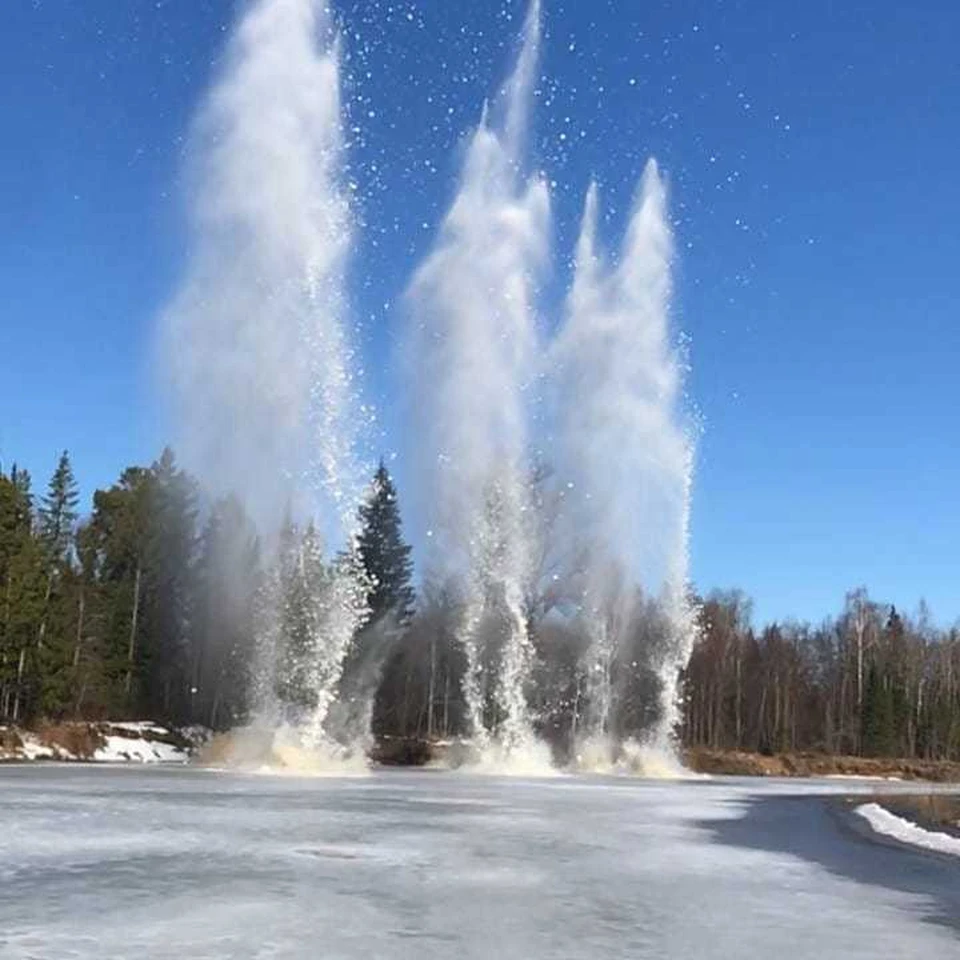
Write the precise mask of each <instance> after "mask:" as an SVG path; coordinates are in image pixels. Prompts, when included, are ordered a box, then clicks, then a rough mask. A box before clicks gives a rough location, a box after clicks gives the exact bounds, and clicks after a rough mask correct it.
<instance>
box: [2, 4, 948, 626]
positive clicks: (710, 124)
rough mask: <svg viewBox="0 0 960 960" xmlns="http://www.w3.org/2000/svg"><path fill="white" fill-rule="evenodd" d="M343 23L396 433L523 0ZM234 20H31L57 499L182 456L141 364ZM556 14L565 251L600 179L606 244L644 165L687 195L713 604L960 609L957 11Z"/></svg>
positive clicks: (42, 324)
mask: <svg viewBox="0 0 960 960" xmlns="http://www.w3.org/2000/svg"><path fill="white" fill-rule="evenodd" d="M335 6H336V9H337V12H338V15H339V17H340V19H341V22H342V23H343V25H344V32H345V34H346V43H345V47H346V51H347V56H348V61H347V65H346V66H347V86H346V95H347V98H348V102H349V109H350V113H351V120H350V123H351V125H356V126H359V127H360V129H361V132H360V133H359V134H358V135H356V137H355V142H354V143H353V145H352V148H351V163H352V166H353V169H352V171H351V175H352V176H354V177H355V178H356V179H357V181H358V183H359V184H360V188H361V190H360V192H361V195H362V196H363V198H364V199H363V210H362V214H363V218H364V220H365V223H366V228H365V231H364V234H363V241H362V247H361V250H360V252H359V256H358V258H357V262H356V267H355V277H354V288H355V289H354V292H353V302H354V304H355V307H356V309H357V311H358V316H359V317H360V318H361V321H362V324H363V329H364V334H365V337H366V349H367V350H368V353H369V358H370V369H371V371H372V372H373V376H371V378H370V379H371V381H372V382H371V388H372V389H373V390H374V391H375V392H376V393H377V399H378V400H379V402H380V403H381V405H382V406H384V407H385V408H386V409H387V413H388V422H389V407H390V397H391V392H390V390H391V388H390V385H389V384H390V381H389V377H388V376H387V375H386V374H385V373H384V370H385V368H386V365H387V358H388V357H389V356H390V352H391V340H392V336H393V333H394V320H393V312H392V311H391V309H390V306H389V305H390V304H391V303H392V302H393V301H394V300H395V299H396V297H397V295H398V293H399V292H400V290H401V289H402V287H403V285H404V283H405V280H406V278H407V277H408V275H409V271H410V268H411V266H412V264H413V263H414V262H415V261H416V259H417V257H418V255H420V254H422V253H423V251H424V250H425V248H426V245H427V244H428V243H429V240H430V238H431V236H432V233H431V231H432V229H433V227H434V226H435V225H436V222H437V219H438V216H439V214H440V212H441V211H442V209H443V207H444V205H445V203H446V201H447V200H448V199H449V197H450V193H451V190H452V186H453V180H454V176H455V172H456V168H457V160H458V155H457V145H458V144H459V143H460V142H461V141H462V137H463V135H464V134H465V133H466V131H467V130H468V128H469V127H470V126H471V124H473V123H474V122H475V121H476V119H477V117H478V114H479V110H480V106H481V103H482V101H483V98H484V97H485V96H486V95H487V94H489V93H490V92H491V91H492V90H493V88H494V86H495V84H496V81H497V79H498V78H500V77H502V75H503V73H504V71H505V70H506V68H507V65H508V58H509V53H510V50H511V48H512V45H513V42H514V38H515V35H516V33H517V31H518V29H519V20H520V17H521V15H522V9H521V4H520V2H519V0H508V2H503V3H501V2H496V0H489V2H483V3H478V2H475V0H393V2H390V3H387V2H374V0H340V2H338V3H337V4H335ZM234 9H235V7H234V4H233V2H232V0H156V2H149V3H148V2H139V0H96V2H94V0H90V2H82V3H81V2H77V0H8V2H7V3H5V4H4V5H3V11H2V21H3V29H2V30H0V70H2V73H3V78H2V83H0V117H2V123H3V135H2V137H0V211H2V216H0V291H2V296H0V382H2V384H3V392H2V396H3V402H2V407H0V459H2V462H3V464H4V466H5V467H9V465H10V463H11V462H12V461H14V460H17V461H19V462H21V463H23V464H25V465H26V466H28V467H29V469H30V470H31V471H32V472H33V473H34V475H35V478H36V480H37V482H38V484H41V483H45V481H46V477H47V475H48V474H49V472H50V470H51V469H52V467H53V465H54V462H55V458H56V456H57V453H58V451H59V450H60V449H62V448H64V447H66V448H69V450H70V451H71V453H72V455H73V458H74V461H75V466H76V470H77V473H78V476H79V478H80V480H81V483H82V486H83V489H84V492H85V494H89V493H90V492H91V491H92V490H93V489H94V488H95V487H96V486H101V485H106V484H109V483H110V482H111V481H112V480H113V479H114V477H115V476H116V475H117V473H118V472H119V470H120V469H121V468H122V467H123V466H125V465H127V464H129V463H133V462H145V461H148V460H150V459H151V458H153V457H154V456H155V455H156V453H157V451H158V449H159V447H160V446H161V444H162V442H163V429H162V427H161V426H160V424H159V422H158V419H157V417H156V413H155V411H156V408H157V404H156V402H155V398H154V397H152V396H151V394H150V386H149V384H150V376H149V370H148V369H147V368H148V364H149V359H150V347H151V337H152V334H153V329H154V322H155V317H156V314H157V311H158V309H159V308H160V306H161V305H162V303H163V302H164V298H165V296H166V295H167V294H168V293H169V292H170V291H171V288H172V286H173V284H174V283H175V280H176V277H177V273H178V268H179V265H180V262H181V259H180V258H181V256H182V246H183V242H184V233H183V221H182V210H181V208H180V200H179V197H180V192H179V191H180V184H179V180H178V177H179V163H180V160H181V155H182V150H183V142H184V135H185V132H186V128H187V123H188V120H189V117H190V114H191V110H192V109H193V107H194V106H195V104H196V102H197V99H198V97H199V96H200V95H201V93H202V90H203V88H204V85H205V83H206V82H207V80H208V78H209V76H210V72H211V69H212V67H213V65H214V63H215V61H216V59H217V57H218V56H219V53H220V51H221V48H222V45H223V41H224V38H225V30H226V29H227V27H228V24H229V23H230V22H231V20H232V17H233V13H234ZM545 19H546V29H547V43H546V55H545V61H544V64H543V74H544V81H543V83H542V84H541V92H540V98H539V105H538V108H537V116H536V131H535V137H534V154H535V162H536V163H537V164H538V165H541V166H542V167H543V168H544V169H545V170H546V171H547V172H548V174H549V175H550V176H551V178H553V179H554V180H556V181H557V189H556V196H557V205H556V211H555V214H556V220H557V244H558V249H559V250H560V251H565V250H569V247H570V244H571V228H572V225H573V223H574V222H575V220H576V218H577V217H578V216H579V210H580V205H581V202H582V196H583V193H584V190H585V189H586V185H587V182H588V179H589V177H590V176H591V175H596V176H597V177H598V178H599V180H600V182H601V184H602V187H603V190H604V196H605V198H606V200H607V201H608V202H609V203H610V205H611V207H612V208H613V210H614V213H613V215H612V217H611V219H610V222H609V228H610V230H611V232H613V231H616V230H617V229H618V228H619V227H620V226H621V224H622V213H623V210H624V207H625V204H626V202H627V201H628V199H629V196H630V193H631V191H632V189H633V185H634V183H635V181H636V178H637V177H638V176H639V173H640V171H641V169H642V164H643V161H644V159H645V158H646V156H647V155H648V154H651V153H652V154H655V155H656V156H657V158H658V159H659V160H660V162H661V165H662V166H663V167H664V168H665V170H666V172H667V174H668V176H669V178H670V181H671V191H672V203H673V211H674V214H675V216H676V221H677V222H676V231H677V240H678V247H679V250H680V254H681V258H680V262H679V266H678V270H679V274H678V296H677V303H676V314H677V319H678V324H679V326H680V327H681V328H682V329H683V330H684V331H686V332H687V333H688V334H689V335H690V337H691V338H692V347H691V356H692V362H693V368H694V369H693V374H692V376H691V379H690V384H689V386H690V393H691V396H692V397H693V399H694V400H695V401H696V404H697V405H698V407H699V409H700V410H701V412H702V415H703V418H704V421H705V433H704V436H703V440H702V443H701V448H700V457H699V464H698V472H697V482H696V500H695V506H694V526H693V573H694V577H695V579H696V581H697V584H698V586H700V587H701V588H709V587H713V586H734V585H736V586H740V587H742V588H744V589H745V590H747V591H748V592H749V593H750V594H751V595H753V597H754V598H755V601H756V613H757V616H758V618H763V619H766V618H772V617H781V618H782V617H787V616H798V617H804V618H813V619H817V618H819V617H821V616H823V615H825V614H826V613H828V612H829V611H831V610H834V609H836V608H837V607H838V606H839V604H840V602H841V601H842V598H843V594H844V592H845V591H846V590H847V589H848V588H850V587H853V586H856V585H858V584H860V583H864V584H866V585H867V586H868V587H869V588H870V590H871V592H872V593H873V594H874V595H875V596H876V597H877V598H879V599H884V600H889V601H893V602H896V603H897V604H898V605H900V606H903V607H906V608H908V609H909V608H912V607H913V605H914V604H915V603H916V601H917V600H918V599H919V598H920V597H921V596H923V597H926V599H927V600H928V601H929V603H930V605H931V607H932V609H933V612H934V615H935V616H936V617H937V619H939V620H941V621H952V620H954V619H955V618H957V617H958V616H960V497H958V490H960V444H958V439H960V426H958V414H960V402H958V390H957V378H958V372H960V326H958V322H957V320H958V318H957V312H958V307H960V268H958V267H960V186H958V183H960V181H958V159H960V122H958V116H960V56H958V55H957V48H956V38H957V37H958V36H960V5H958V4H956V3H954V2H952V0H920V2H918V3H915V4H909V5H908V4H902V3H894V2H890V0H845V2H842V3H840V2H835V0H833V2H831V0H808V2H804V3H796V4H794V3H791V4H786V3H767V2H761V0H749V2H748V0H744V2H705V0H686V2H677V0H649V2H648V0H644V2H638V0H593V2H589V3H587V2H582V0H545ZM371 114H372V116H371ZM561 259H562V258H561ZM562 272H563V270H562V264H561V269H560V270H559V271H558V274H559V275H558V278H557V283H558V286H559V284H560V283H561V282H562ZM384 448H385V450H387V451H389V450H390V449H391V438H390V436H389V435H387V436H385V437H384Z"/></svg>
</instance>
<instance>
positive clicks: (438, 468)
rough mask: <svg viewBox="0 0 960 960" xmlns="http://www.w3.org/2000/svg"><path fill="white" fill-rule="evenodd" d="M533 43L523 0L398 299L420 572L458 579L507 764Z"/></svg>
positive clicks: (526, 470) (517, 691)
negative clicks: (409, 399) (452, 185)
mask: <svg viewBox="0 0 960 960" xmlns="http://www.w3.org/2000/svg"><path fill="white" fill-rule="evenodd" d="M539 45H540V10H539V4H538V3H536V2H535V3H533V4H532V5H531V7H530V10H529V14H528V17H527V20H526V23H525V26H524V36H523V44H522V47H521V50H520V53H519V56H518V59H517V63H516V67H515V69H514V72H513V74H512V76H511V77H510V79H509V80H508V81H507V83H506V85H505V87H504V90H503V92H502V93H501V95H500V97H499V98H498V99H497V100H496V101H495V102H494V104H493V107H492V109H488V108H486V107H485V108H484V110H483V115H482V117H481V120H480V123H479V126H478V127H477V129H476V130H475V131H474V132H473V134H472V136H471V138H470V141H469V144H468V145H467V148H466V155H465V159H464V163H463V168H462V171H461V175H460V182H459V187H458V190H457V193H456V196H455V198H454V200H453V203H452V205H451V207H450V209H449V211H448V212H447V214H446V217H445V219H444V221H443V224H442V226H441V228H440V231H439V235H438V237H437V240H436V242H435V245H434V248H433V249H432V251H431V252H430V254H429V255H428V257H427V258H426V260H425V261H424V263H422V264H421V266H420V267H419V269H418V270H417V272H416V274H415V276H414V278H413V280H412V283H411V284H410V287H409V289H408V291H407V305H408V308H409V312H410V316H411V330H410V336H409V343H408V355H407V361H408V364H409V369H410V371H411V379H410V383H411V387H412V392H413V396H414V402H413V407H414V416H415V423H414V425H413V426H412V428H411V431H410V434H411V436H412V437H414V438H415V440H416V450H415V452H414V458H415V462H416V468H417V473H416V476H417V481H418V486H419V493H420V496H421V497H422V500H423V504H424V505H425V507H424V509H423V510H422V511H421V513H422V514H423V515H424V517H425V526H426V527H427V531H428V541H430V542H432V545H433V552H432V555H431V557H430V560H429V563H430V565H431V566H432V567H434V568H435V569H436V568H438V569H439V570H440V571H442V572H443V573H444V574H445V575H446V576H450V577H454V578H457V579H459V580H460V582H461V583H462V584H463V590H464V592H465V604H464V607H465V613H464V617H463V622H462V624H461V629H460V635H461V637H462V639H463V643H464V648H465V651H466V656H467V673H466V678H465V681H464V693H465V699H466V701H467V709H468V713H469V722H470V725H471V727H472V735H473V738H474V740H475V742H476V743H477V745H478V747H479V748H480V749H482V750H483V749H487V748H488V746H490V743H491V742H492V741H495V742H496V746H495V747H494V749H495V750H497V751H500V752H503V753H505V754H507V755H509V754H510V753H511V752H512V751H515V750H516V749H517V748H519V747H520V745H521V744H524V743H527V742H529V741H530V740H531V738H532V725H531V720H530V717H529V713H528V710H527V703H526V698H525V692H524V683H525V682H526V680H527V678H528V675H529V661H530V657H531V640H530V636H529V631H528V624H527V617H526V611H525V605H524V600H525V598H524V589H525V585H526V582H527V576H528V568H529V563H530V558H529V549H530V532H531V530H532V525H531V523H530V496H529V490H528V478H529V475H530V464H529V462H528V459H527V451H528V441H529V437H528V423H529V417H530V411H531V408H532V405H533V394H534V388H535V382H536V381H535V376H536V370H537V353H538V346H539V345H538V334H537V325H536V314H535V308H534V301H535V294H536V285H537V277H538V274H539V272H540V270H541V269H542V267H543V266H544V264H545V261H546V258H547V246H548V243H547V234H548V223H549V197H548V191H547V186H546V183H545V182H544V180H543V178H542V177H540V176H538V175H533V176H526V175H524V173H523V172H522V168H523V152H524V138H525V133H526V130H527V127H528V120H527V115H528V111H529V103H530V100H531V97H532V94H533V84H534V80H535V73H536V65H537V60H538V51H539Z"/></svg>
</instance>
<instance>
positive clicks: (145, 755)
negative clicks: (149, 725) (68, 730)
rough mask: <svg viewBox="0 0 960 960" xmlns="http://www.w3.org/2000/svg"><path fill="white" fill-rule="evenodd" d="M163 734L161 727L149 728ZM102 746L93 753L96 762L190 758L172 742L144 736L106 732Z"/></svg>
mask: <svg viewBox="0 0 960 960" xmlns="http://www.w3.org/2000/svg"><path fill="white" fill-rule="evenodd" d="M151 732H153V733H162V734H165V733H166V731H165V730H163V728H162V727H159V728H155V729H153V730H151ZM103 739H104V744H103V746H102V747H98V748H97V749H96V751H95V752H94V754H93V758H92V759H93V760H94V762H96V763H123V762H126V761H132V762H134V763H186V762H187V760H189V759H190V757H189V754H188V753H187V751H186V750H184V749H182V748H181V747H178V746H175V745H174V744H172V743H164V742H162V741H158V740H148V739H146V738H144V737H136V738H131V737H118V736H115V735H113V734H107V735H106V736H105V737H104V738H103Z"/></svg>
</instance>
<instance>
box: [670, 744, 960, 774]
mask: <svg viewBox="0 0 960 960" xmlns="http://www.w3.org/2000/svg"><path fill="white" fill-rule="evenodd" d="M684 761H685V763H686V766H687V767H688V768H689V769H690V770H693V771H695V772H696V773H712V774H730V775H733V776H743V777H838V776H846V777H878V778H884V779H899V780H927V781H931V782H934V783H960V763H952V762H950V761H946V760H897V759H887V758H872V757H842V756H831V755H829V754H822V753H779V754H774V755H773V756H764V755H762V754H759V753H746V752H743V751H738V750H705V749H702V748H694V749H690V750H687V751H685V753H684Z"/></svg>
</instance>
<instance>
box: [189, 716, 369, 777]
mask: <svg viewBox="0 0 960 960" xmlns="http://www.w3.org/2000/svg"><path fill="white" fill-rule="evenodd" d="M197 762H198V763H199V764H201V765H202V766H206V767H214V768H221V769H228V770H238V771H242V772H246V773H266V774H277V775H287V776H298V777H346V776H362V775H365V774H367V773H369V771H370V761H369V760H368V758H367V754H366V749H365V745H363V744H358V745H356V746H344V745H342V744H339V743H336V742H335V741H331V740H327V739H323V740H320V741H316V740H315V738H313V737H312V736H311V735H310V734H309V732H308V731H303V730H298V729H297V728H295V727H291V726H288V725H282V726H280V727H277V728H272V727H268V726H263V725H256V724H254V725H252V726H249V727H238V728H237V729H235V730H230V731H229V732H227V733H222V734H218V735H217V736H215V737H214V738H213V740H211V741H210V743H209V744H208V745H207V746H206V747H205V748H204V749H203V751H202V752H201V753H200V755H199V756H198V758H197Z"/></svg>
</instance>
